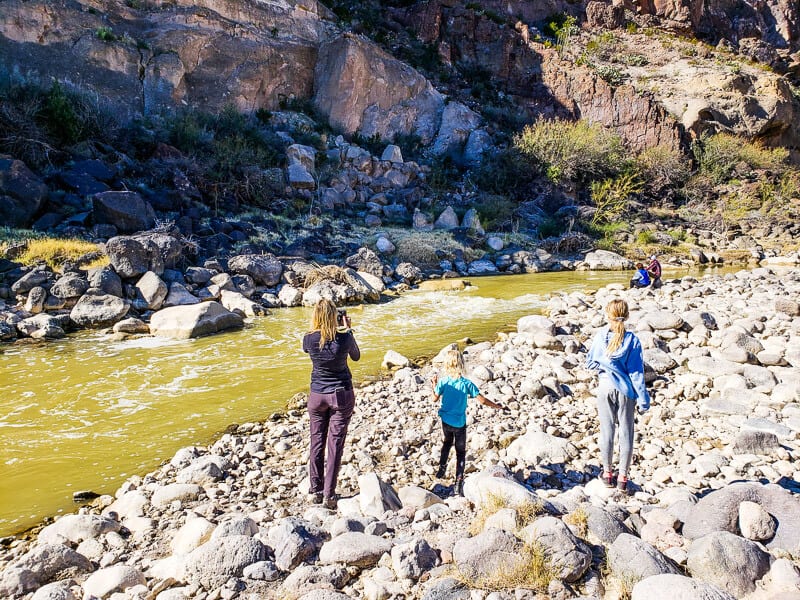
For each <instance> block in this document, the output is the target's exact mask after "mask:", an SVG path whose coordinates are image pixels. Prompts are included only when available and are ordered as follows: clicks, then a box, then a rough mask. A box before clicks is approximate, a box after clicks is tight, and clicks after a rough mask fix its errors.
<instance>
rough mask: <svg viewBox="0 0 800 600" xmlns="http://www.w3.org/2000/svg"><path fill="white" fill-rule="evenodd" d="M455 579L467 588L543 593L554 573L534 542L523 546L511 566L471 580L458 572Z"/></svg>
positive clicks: (505, 566)
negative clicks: (524, 590)
mask: <svg viewBox="0 0 800 600" xmlns="http://www.w3.org/2000/svg"><path fill="white" fill-rule="evenodd" d="M457 578H458V579H459V580H460V581H461V582H462V583H463V584H464V585H466V586H467V587H469V588H478V589H483V590H491V591H500V590H508V589H526V590H535V591H537V592H545V591H547V586H548V585H549V584H550V582H551V581H552V580H553V579H554V578H555V573H554V572H553V568H552V566H551V565H550V561H549V559H548V558H547V556H546V554H545V551H544V548H543V547H542V546H541V545H540V544H537V543H535V542H534V543H532V544H524V545H523V546H522V548H521V549H520V551H519V555H518V556H516V557H515V559H514V560H513V562H511V564H503V565H501V566H499V567H498V568H497V570H495V571H494V572H493V573H490V574H488V575H485V576H482V577H474V578H473V577H467V576H465V575H464V574H463V573H461V572H460V571H459V572H458V576H457Z"/></svg>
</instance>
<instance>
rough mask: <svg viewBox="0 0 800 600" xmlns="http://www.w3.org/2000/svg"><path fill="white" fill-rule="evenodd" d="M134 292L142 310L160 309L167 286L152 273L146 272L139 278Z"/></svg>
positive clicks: (167, 290)
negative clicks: (142, 306) (141, 305)
mask: <svg viewBox="0 0 800 600" xmlns="http://www.w3.org/2000/svg"><path fill="white" fill-rule="evenodd" d="M136 290H137V293H138V295H139V300H141V302H142V303H143V305H144V308H146V309H148V310H158V309H159V308H161V305H162V304H163V303H164V299H165V298H166V297H167V293H168V292H169V289H168V288H167V284H166V283H164V282H163V281H162V279H161V278H160V277H159V276H158V275H156V274H155V273H153V272H152V271H147V273H145V274H144V275H142V276H141V277H140V278H139V281H137V282H136Z"/></svg>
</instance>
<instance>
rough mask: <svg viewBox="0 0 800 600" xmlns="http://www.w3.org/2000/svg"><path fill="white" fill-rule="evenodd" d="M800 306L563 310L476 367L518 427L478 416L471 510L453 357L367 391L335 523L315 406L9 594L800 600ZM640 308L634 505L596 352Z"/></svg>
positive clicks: (738, 287) (31, 568)
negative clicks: (460, 493) (447, 422)
mask: <svg viewBox="0 0 800 600" xmlns="http://www.w3.org/2000/svg"><path fill="white" fill-rule="evenodd" d="M799 292H800V272H798V271H797V270H794V271H787V272H784V273H782V274H780V275H777V274H775V273H773V272H772V271H770V270H768V269H756V270H754V271H750V272H740V273H737V274H735V275H733V274H732V275H727V276H724V277H719V276H717V277H706V278H703V279H700V280H697V279H694V278H689V277H685V278H683V279H680V280H673V281H665V285H664V286H663V288H661V289H660V290H631V291H626V290H623V289H621V288H620V287H619V286H609V287H607V288H604V289H601V290H599V291H598V292H596V293H573V294H569V295H563V296H555V297H553V298H552V299H551V300H550V301H549V304H548V310H547V313H546V314H547V316H539V315H536V316H530V317H524V318H523V319H520V321H519V323H518V328H517V331H516V332H514V333H509V334H503V335H500V339H499V340H498V341H497V342H495V343H491V342H484V343H480V344H477V345H473V346H470V347H468V348H467V349H466V352H465V354H466V357H467V363H468V367H469V370H470V372H471V377H472V378H473V379H474V380H476V381H477V382H479V384H480V387H481V390H482V392H483V393H484V394H485V395H487V396H488V397H490V398H493V399H496V400H498V401H500V402H502V403H503V404H505V405H506V406H508V407H509V409H510V410H509V412H508V413H497V412H493V411H491V410H490V409H488V408H485V407H482V406H480V405H479V404H477V403H476V404H475V405H472V406H470V408H469V411H468V415H469V422H470V424H469V430H468V431H469V434H468V438H469V448H468V476H467V480H466V482H465V486H464V492H465V497H463V498H462V497H454V496H451V495H450V494H449V492H450V491H451V489H450V488H449V487H447V486H445V485H442V482H439V483H435V485H434V482H435V481H436V480H435V479H434V473H435V470H436V465H437V457H438V446H439V443H440V434H439V432H438V419H437V417H436V412H435V407H434V406H432V405H431V398H430V394H429V383H428V380H429V377H430V374H431V371H432V369H436V368H437V364H438V363H437V360H436V359H434V361H433V364H432V365H431V366H426V367H424V368H422V369H417V368H415V367H412V366H406V367H403V368H400V369H399V370H397V371H396V372H394V374H393V375H392V377H391V378H388V379H386V380H383V381H378V382H373V383H370V384H368V385H365V386H363V387H362V388H360V389H359V390H358V404H357V406H358V408H357V411H356V414H355V415H354V419H353V422H352V425H351V430H350V434H349V440H348V446H347V449H346V453H345V457H344V462H343V467H342V471H341V476H340V491H341V492H342V498H341V499H340V500H339V503H338V507H337V509H336V510H328V509H325V508H322V507H321V506H319V505H314V504H310V503H309V501H308V500H307V499H306V496H305V494H304V492H305V491H306V489H307V483H308V482H307V479H306V469H305V461H306V458H307V455H306V446H307V441H306V437H307V428H308V423H307V417H306V414H305V411H303V410H302V405H298V404H295V405H294V406H290V407H289V410H288V411H287V412H286V413H285V414H276V415H273V416H272V417H271V418H270V419H269V420H267V421H266V422H264V423H247V424H243V425H240V426H238V427H236V428H235V430H233V431H231V432H229V433H226V434H224V435H223V436H222V437H221V438H220V439H219V440H218V441H216V442H215V443H214V444H212V445H211V446H209V447H208V448H198V447H189V448H184V449H182V450H180V451H178V452H177V453H176V455H175V456H174V457H173V458H172V460H171V461H170V462H169V463H167V464H165V465H164V466H163V467H161V468H160V469H158V470H157V471H155V472H153V473H150V474H148V475H146V476H144V477H139V476H135V477H132V478H130V479H129V480H128V481H127V482H126V483H125V484H123V486H122V487H121V488H120V489H119V490H118V491H117V492H116V494H115V496H114V497H111V496H103V497H101V498H99V499H98V501H97V503H96V504H95V505H94V506H93V507H86V508H83V509H81V510H80V511H79V514H75V515H68V516H65V517H62V518H60V519H58V520H57V521H55V522H54V523H53V524H51V525H48V526H47V527H45V528H43V529H42V530H41V531H40V532H39V535H38V539H36V540H34V541H32V542H22V541H17V542H15V543H13V544H12V545H11V549H10V551H9V553H8V555H7V557H6V559H5V562H4V569H3V571H2V573H1V574H0V594H2V595H3V596H6V597H9V598H35V599H36V600H45V599H56V598H59V599H77V598H81V597H83V598H94V597H96V598H114V599H115V600H122V599H134V598H135V599H143V598H154V599H157V600H178V599H184V598H187V599H188V598H200V599H218V598H226V599H228V598H243V599H245V598H247V599H253V600H255V599H256V598H259V599H261V598H304V599H306V600H312V599H319V598H326V599H327V598H331V599H335V598H369V599H386V598H400V597H404V598H424V599H426V600H434V599H437V598H454V599H455V598H465V599H466V598H486V599H488V598H492V599H500V598H574V597H584V598H586V597H590V598H623V597H630V598H633V599H635V600H661V599H667V598H669V599H671V600H672V599H674V598H714V599H720V600H723V599H733V598H747V599H750V600H760V599H765V600H766V599H767V598H796V597H798V595H799V594H800V571H799V570H798V560H800V545H798V540H800V497H799V496H798V495H797V491H798V489H799V488H800V486H798V481H800V471H799V470H798V466H797V462H796V454H797V450H798V442H797V434H798V431H800V354H799V353H798V348H800V343H798V342H799V341H800V307H799V306H798V304H797V302H796V300H794V299H795V298H797V296H798V293H799ZM622 295H624V296H626V297H627V299H628V301H629V303H630V304H631V306H632V309H633V310H632V312H631V318H630V322H629V324H630V326H631V327H632V328H633V329H634V330H635V331H636V333H637V335H638V336H639V337H640V338H641V340H642V342H643V345H644V348H645V359H646V362H647V365H648V368H647V373H648V380H649V381H650V385H651V389H652V396H653V406H652V408H651V410H650V411H649V412H648V413H647V414H646V415H645V416H644V417H642V418H640V420H639V423H638V424H637V441H636V446H635V449H636V454H637V456H636V458H635V461H634V467H633V471H632V473H631V476H632V480H633V481H634V482H635V484H636V485H635V486H634V492H633V493H632V495H630V496H629V495H625V494H623V493H622V492H619V491H617V490H614V489H608V488H606V487H605V486H604V485H603V483H602V482H601V481H600V480H599V479H598V478H597V475H598V474H599V465H598V462H597V454H598V446H597V440H598V427H597V424H596V419H595V411H594V406H593V401H592V397H591V390H592V387H593V375H592V373H591V372H589V371H588V370H586V368H585V367H584V352H585V347H584V343H583V342H584V341H585V340H587V339H591V337H592V334H593V332H594V331H595V330H596V329H597V328H598V327H600V326H602V324H603V316H602V315H603V313H602V310H603V307H604V305H605V304H606V302H607V301H608V300H610V299H611V298H613V297H619V296H622ZM391 362H394V363H397V362H398V358H397V357H394V356H393V357H392V358H391ZM379 424H380V426H378V425H379ZM489 590H500V591H494V592H491V593H490V591H489Z"/></svg>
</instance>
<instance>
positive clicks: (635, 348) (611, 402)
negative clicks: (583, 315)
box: [586, 300, 650, 492]
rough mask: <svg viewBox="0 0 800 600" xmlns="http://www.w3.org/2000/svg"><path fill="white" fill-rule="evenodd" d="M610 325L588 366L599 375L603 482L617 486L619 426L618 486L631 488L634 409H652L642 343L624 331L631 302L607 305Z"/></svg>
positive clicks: (599, 337) (595, 343)
mask: <svg viewBox="0 0 800 600" xmlns="http://www.w3.org/2000/svg"><path fill="white" fill-rule="evenodd" d="M606 318H607V320H608V327H604V328H602V329H601V330H600V331H599V332H598V333H597V335H596V336H595V338H594V340H593V341H592V347H591V348H590V349H589V355H588V356H587V357H586V365H587V366H588V367H589V368H590V369H592V370H594V371H598V372H599V374H600V381H599V384H598V386H597V416H598V417H599V418H600V458H601V460H602V461H603V475H602V477H603V483H605V484H606V486H608V487H614V471H613V470H612V468H611V464H612V463H611V459H612V458H613V456H614V430H615V429H616V428H617V426H619V477H618V478H617V488H618V489H620V490H622V491H624V492H627V491H628V469H629V468H630V465H631V457H632V455H633V411H634V409H635V408H636V407H638V409H639V411H641V412H644V411H646V410H647V409H648V408H650V396H649V395H648V394H647V389H646V388H645V385H644V358H643V356H642V344H641V342H639V338H637V337H636V336H635V335H634V334H633V333H631V332H630V331H625V320H626V319H627V318H628V303H627V302H625V300H612V301H611V302H609V303H608V304H607V305H606Z"/></svg>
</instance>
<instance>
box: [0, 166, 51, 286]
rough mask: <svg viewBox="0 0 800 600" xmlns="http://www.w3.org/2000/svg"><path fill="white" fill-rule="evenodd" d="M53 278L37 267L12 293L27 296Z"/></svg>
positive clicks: (18, 280)
mask: <svg viewBox="0 0 800 600" xmlns="http://www.w3.org/2000/svg"><path fill="white" fill-rule="evenodd" d="M1 161H2V159H0V162H1ZM52 277H53V273H51V272H50V271H48V270H46V269H44V268H41V267H36V268H35V269H32V270H30V271H28V272H27V273H25V275H23V276H22V277H20V278H19V279H17V281H15V282H14V284H13V285H12V286H11V291H12V292H14V293H15V294H18V295H20V296H21V295H23V294H27V293H28V292H30V291H31V290H32V289H33V288H35V287H39V286H41V285H42V284H44V283H47V282H48V281H50V279H51V278H52Z"/></svg>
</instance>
